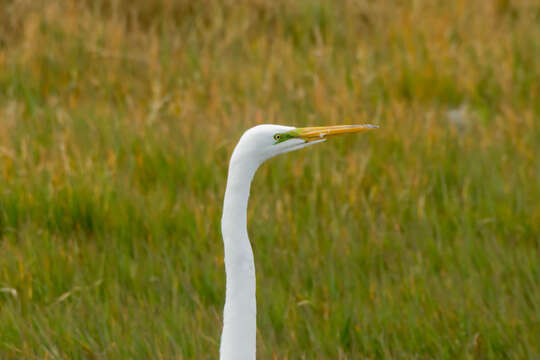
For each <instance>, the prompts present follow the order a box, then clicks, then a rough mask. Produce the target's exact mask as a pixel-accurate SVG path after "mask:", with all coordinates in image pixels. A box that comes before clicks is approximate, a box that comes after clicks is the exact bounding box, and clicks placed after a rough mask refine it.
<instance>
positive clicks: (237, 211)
mask: <svg viewBox="0 0 540 360" xmlns="http://www.w3.org/2000/svg"><path fill="white" fill-rule="evenodd" d="M377 127H378V126H376V125H341V126H322V127H308V128H295V127H290V126H280V125H258V126H255V127H253V128H251V129H249V130H247V131H246V132H245V133H244V134H243V135H242V137H241V138H240V140H239V141H238V144H237V145H236V147H235V148H234V151H233V154H232V156H231V160H230V162H229V175H228V178H227V188H226V190H225V199H224V202H223V215H222V218H221V233H222V235H223V244H224V247H225V271H226V292H225V307H224V310H223V331H222V334H221V346H220V359H221V360H253V359H255V351H256V346H255V340H256V333H257V325H256V314H257V305H256V298H255V263H254V261H253V251H252V250H251V243H250V242H249V238H248V232H247V206H248V198H249V189H250V185H251V180H252V179H253V176H254V175H255V172H256V171H257V168H258V167H259V166H260V165H261V164H262V163H263V162H264V161H265V160H267V159H269V158H271V157H273V156H275V155H278V154H283V153H286V152H289V151H293V150H298V149H301V148H304V147H306V146H309V145H313V144H317V143H319V142H323V141H325V140H326V138H327V137H329V136H332V135H338V134H348V133H357V132H363V131H367V130H372V129H375V128H377Z"/></svg>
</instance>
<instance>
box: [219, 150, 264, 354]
mask: <svg viewBox="0 0 540 360" xmlns="http://www.w3.org/2000/svg"><path fill="white" fill-rule="evenodd" d="M244 160H246V159H241V158H240V159H239V158H238V156H235V154H234V153H233V155H232V157H231V161H230V165H229V175H228V177H227V189H226V190H225V200H224V202H223V216H222V218H221V232H222V235H223V244H224V247H225V272H226V281H227V283H226V293H225V308H224V311H223V332H222V334H221V346H220V359H221V360H233V359H234V360H244V359H246V360H248V359H249V360H254V359H255V350H256V346H255V342H256V332H257V324H256V318H257V316H256V314H257V305H256V298H255V263H254V260H253V251H252V249H251V244H250V242H249V238H248V233H247V205H248V199H249V189H250V186H251V180H252V179H253V176H254V175H255V172H256V171H257V168H258V166H259V164H258V163H257V162H255V161H244Z"/></svg>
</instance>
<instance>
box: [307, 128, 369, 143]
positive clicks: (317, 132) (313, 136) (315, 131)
mask: <svg viewBox="0 0 540 360" xmlns="http://www.w3.org/2000/svg"><path fill="white" fill-rule="evenodd" d="M378 127H379V126H378V125H371V124H365V125H337V126H317V127H306V128H299V129H296V132H297V133H298V137H299V138H301V139H304V140H305V141H316V140H321V139H324V138H327V137H329V136H334V135H341V134H352V133H359V132H364V131H369V130H374V129H377V128H378Z"/></svg>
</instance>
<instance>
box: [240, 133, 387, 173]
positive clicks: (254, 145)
mask: <svg viewBox="0 0 540 360" xmlns="http://www.w3.org/2000/svg"><path fill="white" fill-rule="evenodd" d="M376 128H378V126H377V125H369V124H367V125H337V126H320V127H305V128H296V127H291V126H281V125H269V124H265V125H258V126H255V127H252V128H251V129H248V130H247V131H246V132H245V133H244V134H243V135H242V137H241V138H240V141H239V142H238V145H237V146H236V148H235V150H234V153H233V158H235V159H243V160H248V159H250V160H252V161H256V162H257V165H260V164H261V163H262V162H264V161H265V160H267V159H269V158H271V157H274V156H276V155H279V154H283V153H287V152H290V151H294V150H298V149H302V148H304V147H307V146H310V145H314V144H318V143H320V142H323V141H326V140H327V139H328V138H329V137H331V136H335V135H342V134H351V133H359V132H364V131H369V130H373V129H376Z"/></svg>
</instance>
